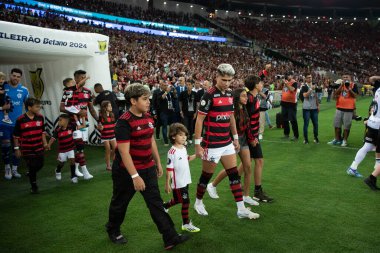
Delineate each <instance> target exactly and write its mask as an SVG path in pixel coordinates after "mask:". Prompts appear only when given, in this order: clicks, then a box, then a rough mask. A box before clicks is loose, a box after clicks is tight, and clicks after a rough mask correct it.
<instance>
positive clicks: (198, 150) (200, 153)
mask: <svg viewBox="0 0 380 253" xmlns="http://www.w3.org/2000/svg"><path fill="white" fill-rule="evenodd" d="M203 153H204V149H203V148H202V147H201V145H195V155H196V156H197V157H199V158H202V157H203Z"/></svg>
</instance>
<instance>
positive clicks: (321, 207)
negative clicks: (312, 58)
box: [0, 98, 380, 253]
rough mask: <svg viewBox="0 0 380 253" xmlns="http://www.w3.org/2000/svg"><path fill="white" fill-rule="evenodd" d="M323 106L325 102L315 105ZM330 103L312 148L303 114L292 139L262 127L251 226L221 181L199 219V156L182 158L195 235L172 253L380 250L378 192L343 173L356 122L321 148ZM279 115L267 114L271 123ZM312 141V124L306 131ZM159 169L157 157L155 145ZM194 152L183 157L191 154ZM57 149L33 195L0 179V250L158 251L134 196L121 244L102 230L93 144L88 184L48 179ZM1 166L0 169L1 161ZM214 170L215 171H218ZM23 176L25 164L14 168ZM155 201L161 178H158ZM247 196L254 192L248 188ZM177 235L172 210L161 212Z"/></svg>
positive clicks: (328, 128)
mask: <svg viewBox="0 0 380 253" xmlns="http://www.w3.org/2000/svg"><path fill="white" fill-rule="evenodd" d="M324 101H325V100H324ZM369 102H370V99H369V98H365V99H360V100H359V101H358V103H357V108H358V114H359V115H362V116H365V115H366V113H367V109H368V105H369ZM334 105H335V103H334V102H331V103H326V102H324V103H322V105H321V112H320V114H319V134H320V142H321V143H320V144H319V145H316V144H314V143H312V142H311V143H310V144H309V145H304V144H303V143H302V141H303V139H302V127H303V120H302V112H301V111H300V110H299V111H298V118H299V130H300V135H301V138H300V140H299V141H298V142H297V143H292V142H290V141H289V142H288V141H286V142H284V141H282V140H281V139H280V138H281V136H282V130H279V129H273V130H269V129H266V131H265V134H264V141H263V142H262V146H263V152H264V157H265V164H264V175H263V187H264V190H265V191H266V192H267V193H268V194H269V195H270V196H271V197H273V198H275V202H274V203H272V204H261V205H260V206H258V207H253V208H252V209H253V211H255V212H257V213H259V214H260V215H261V217H260V219H258V220H240V219H238V218H237V216H236V205H235V203H234V201H233V196H232V194H231V192H230V190H229V186H228V181H227V180H225V181H224V182H222V183H221V184H220V185H219V187H218V193H219V196H220V199H219V200H213V199H210V198H209V196H208V194H207V193H206V194H205V198H204V203H205V205H206V209H207V211H208V212H209V216H208V217H201V216H198V215H197V214H196V213H195V211H194V209H193V204H194V200H195V192H196V183H197V180H198V178H199V175H200V171H201V166H200V165H201V162H200V160H199V159H197V160H195V161H193V162H191V170H192V178H193V184H192V185H191V186H190V192H191V193H192V194H191V202H192V203H191V208H190V217H191V219H192V220H193V223H194V224H195V225H197V226H199V227H200V228H201V232H199V233H196V234H192V235H191V236H192V237H191V239H190V241H188V242H186V243H185V244H184V245H180V246H179V247H178V248H176V249H175V251H177V252H379V251H380V242H379V239H378V232H379V231H380V227H379V225H380V216H379V210H380V192H373V191H371V190H370V189H369V188H368V187H367V186H366V185H365V184H364V183H363V179H357V178H353V177H349V176H347V175H346V169H347V167H348V166H349V165H350V164H351V162H352V160H353V158H354V156H355V153H356V151H357V149H358V148H359V147H361V145H362V139H363V133H364V126H363V123H362V122H353V126H352V131H351V135H350V138H349V141H348V143H349V146H348V147H347V148H341V147H335V146H329V145H327V144H326V143H327V142H328V141H330V140H331V139H332V138H333V128H332V121H333V117H334V113H335V106H334ZM278 111H279V109H274V110H272V111H271V112H270V113H271V119H272V123H273V124H274V123H275V122H274V118H275V117H274V115H275V113H276V112H278ZM309 139H310V141H312V125H311V123H310V126H309ZM158 143H159V151H160V154H161V161H162V164H163V166H164V165H165V161H166V152H167V150H168V148H169V147H164V146H163V145H162V143H161V141H158ZM193 152H194V151H193V147H191V148H190V149H189V153H193ZM56 156H57V154H56V151H55V150H54V151H50V152H48V153H47V154H46V164H45V167H44V168H43V170H42V171H41V172H40V173H39V174H38V184H39V188H40V194H39V195H31V194H30V193H29V187H30V186H29V183H28V181H27V178H26V177H25V176H23V178H21V179H19V180H16V179H12V180H11V181H5V180H4V179H3V169H2V170H1V173H2V174H1V179H0V212H1V215H0V249H1V250H0V251H1V252H9V253H10V252H17V253H21V252H28V253H29V252H46V253H51V252H102V253H104V252H159V251H163V242H162V240H161V236H160V234H159V233H158V231H157V229H156V227H155V225H154V224H153V222H152V220H151V218H150V215H149V212H148V209H147V208H146V206H145V203H144V202H143V199H142V197H141V195H140V194H136V195H135V198H134V199H133V200H132V202H131V203H130V206H129V209H128V211H127V216H126V219H125V222H124V224H123V226H122V232H123V234H124V235H125V236H126V237H127V238H128V240H129V242H128V244H126V245H123V246H120V245H113V244H112V243H111V242H110V241H109V239H108V237H107V234H106V232H105V228H104V224H105V223H106V221H107V217H108V205H109V202H110V199H111V194H112V181H111V175H110V173H108V172H106V171H105V164H104V159H103V148H102V147H87V148H86V157H87V160H88V164H89V165H88V167H89V169H90V171H91V173H92V174H93V175H94V179H93V180H91V181H83V180H80V182H79V184H77V185H73V184H71V182H70V174H69V167H68V165H66V167H65V168H64V169H63V175H62V181H61V182H57V181H56V180H55V174H54V169H55V165H56V161H55V159H56ZM373 165H374V153H373V152H372V153H369V155H368V156H367V158H366V159H365V160H364V162H363V163H362V164H361V165H360V167H359V170H360V172H361V173H362V174H363V175H364V176H368V175H369V173H371V172H372V169H373ZM1 168H3V165H1ZM220 169H221V167H220V166H218V169H217V171H219V170H220ZM20 172H22V174H25V172H26V171H25V168H24V167H22V168H21V169H20ZM159 181H160V185H161V192H162V197H163V199H164V200H169V199H170V197H171V195H167V194H165V193H164V191H163V189H164V187H163V183H164V178H161V179H160V180H159ZM252 191H253V186H252ZM169 213H170V215H171V217H172V218H173V220H174V222H175V224H176V228H177V229H178V231H179V230H180V228H181V215H180V206H179V205H178V206H176V207H173V208H171V209H170V212H169Z"/></svg>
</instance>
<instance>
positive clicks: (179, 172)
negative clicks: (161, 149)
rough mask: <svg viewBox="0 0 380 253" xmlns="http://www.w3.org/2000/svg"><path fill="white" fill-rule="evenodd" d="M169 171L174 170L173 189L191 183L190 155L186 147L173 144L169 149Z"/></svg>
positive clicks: (167, 167)
mask: <svg viewBox="0 0 380 253" xmlns="http://www.w3.org/2000/svg"><path fill="white" fill-rule="evenodd" d="M166 169H167V171H170V172H172V173H171V177H172V184H171V187H172V189H179V188H183V187H186V186H187V185H188V184H191V175H190V167H189V156H188V155H187V150H186V148H185V147H183V148H177V147H174V146H172V147H171V148H170V149H169V151H168V163H167V166H166Z"/></svg>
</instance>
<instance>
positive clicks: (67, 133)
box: [52, 127, 75, 153]
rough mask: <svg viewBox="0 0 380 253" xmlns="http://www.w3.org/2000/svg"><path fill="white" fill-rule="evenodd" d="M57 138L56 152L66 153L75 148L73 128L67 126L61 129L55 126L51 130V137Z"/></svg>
mask: <svg viewBox="0 0 380 253" xmlns="http://www.w3.org/2000/svg"><path fill="white" fill-rule="evenodd" d="M52 138H54V139H55V140H58V152H59V153H66V152H69V151H71V150H74V149H75V145H74V139H73V130H72V129H70V128H69V127H68V128H66V129H63V128H62V127H57V128H56V129H55V130H54V132H53V137H52Z"/></svg>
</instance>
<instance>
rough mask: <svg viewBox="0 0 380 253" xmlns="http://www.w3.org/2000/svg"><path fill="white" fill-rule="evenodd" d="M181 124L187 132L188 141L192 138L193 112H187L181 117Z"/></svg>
mask: <svg viewBox="0 0 380 253" xmlns="http://www.w3.org/2000/svg"><path fill="white" fill-rule="evenodd" d="M183 124H184V125H185V127H186V128H187V130H188V131H189V138H188V139H189V140H191V139H192V138H193V134H194V112H187V113H184V115H183Z"/></svg>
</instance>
